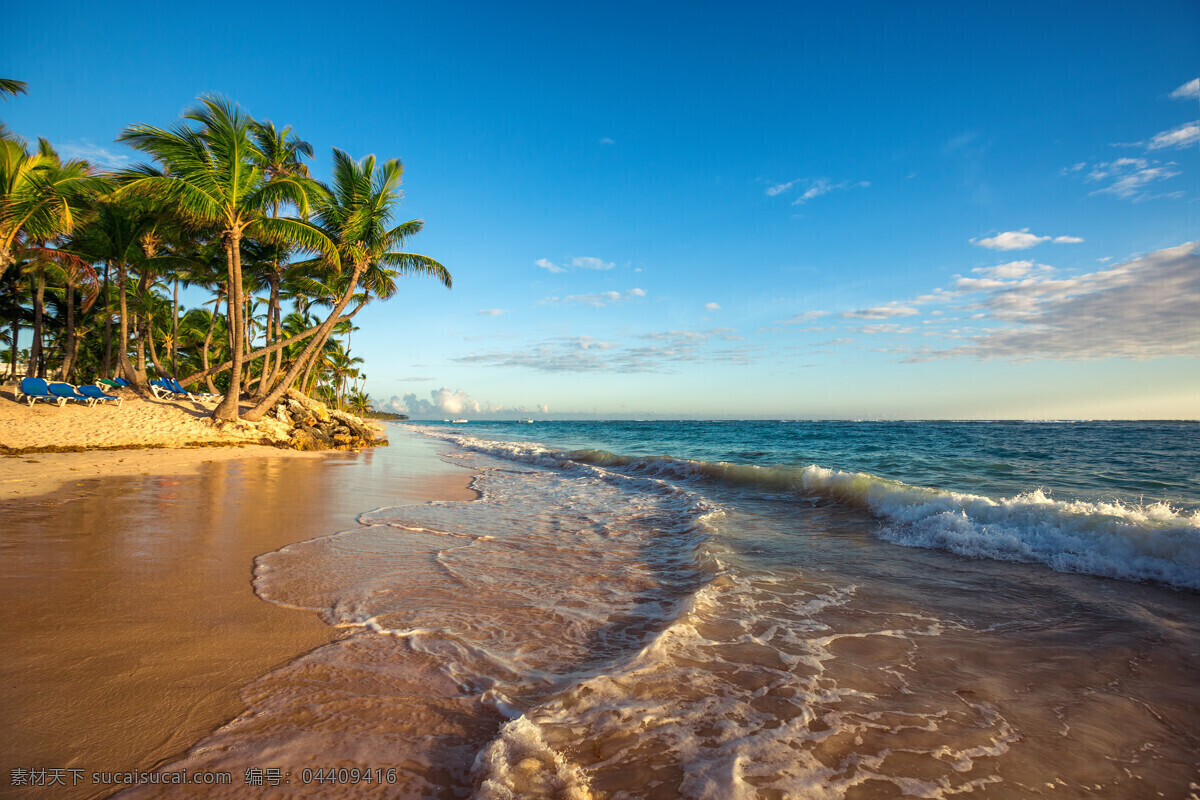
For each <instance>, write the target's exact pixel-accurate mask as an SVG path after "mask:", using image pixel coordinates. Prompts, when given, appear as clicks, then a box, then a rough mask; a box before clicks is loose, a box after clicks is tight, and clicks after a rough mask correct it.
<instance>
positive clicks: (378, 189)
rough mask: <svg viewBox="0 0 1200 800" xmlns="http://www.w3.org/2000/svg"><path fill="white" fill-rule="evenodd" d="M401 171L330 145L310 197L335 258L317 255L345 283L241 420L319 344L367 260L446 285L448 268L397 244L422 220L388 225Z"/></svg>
mask: <svg viewBox="0 0 1200 800" xmlns="http://www.w3.org/2000/svg"><path fill="white" fill-rule="evenodd" d="M403 175H404V167H403V166H402V165H401V164H400V160H399V159H391V160H389V161H387V162H385V163H384V164H383V165H382V166H381V167H378V168H377V165H376V163H375V156H367V157H366V158H364V159H363V160H362V161H355V160H354V159H352V158H350V156H349V155H347V154H346V153H344V152H343V151H341V150H338V149H337V148H334V150H333V185H332V186H331V187H324V186H323V187H322V190H321V191H320V192H319V193H316V194H315V196H314V208H315V212H316V213H315V222H316V224H317V225H318V226H319V227H320V229H321V230H322V231H323V232H324V235H325V236H326V237H328V239H329V240H330V241H332V242H334V243H335V244H336V248H337V253H338V258H337V259H330V258H328V256H325V257H323V258H321V259H319V261H320V262H321V263H320V266H324V267H325V268H327V269H329V270H331V271H333V272H335V273H340V275H342V276H344V277H345V288H344V289H343V291H342V294H341V296H340V297H339V298H338V300H337V302H336V304H335V305H334V307H333V310H332V311H331V312H330V314H329V317H328V318H327V319H326V320H325V322H324V323H323V324H322V325H321V328H320V329H319V330H318V331H317V333H316V335H315V336H313V338H312V340H311V341H310V342H309V343H308V346H307V347H305V348H304V351H303V352H302V353H301V354H300V356H299V357H298V358H297V359H296V361H295V363H293V364H292V366H291V368H289V369H288V371H287V374H286V375H284V376H283V379H282V380H280V381H279V383H278V384H277V385H276V386H275V387H274V388H273V389H272V390H271V392H270V393H269V394H267V396H266V397H264V398H263V399H262V400H261V401H259V403H258V405H256V406H255V407H254V408H253V409H251V410H250V411H249V412H247V413H246V419H248V420H250V421H254V420H257V419H260V418H261V417H262V415H263V414H264V413H266V411H267V409H269V408H270V407H271V406H273V405H274V404H275V403H276V401H278V400H279V398H280V396H282V395H283V393H284V392H285V391H286V390H287V389H288V387H289V386H291V385H292V384H293V383H294V382H295V380H296V377H297V376H298V375H299V374H300V372H301V370H303V369H304V368H305V366H306V365H307V364H308V362H309V361H310V360H311V359H312V358H313V356H314V355H315V354H316V353H317V352H319V351H320V349H321V348H322V347H324V346H325V342H326V340H328V339H329V335H330V333H331V332H332V331H333V326H334V325H335V324H336V323H337V320H338V317H339V315H340V314H341V313H342V311H344V310H345V308H346V305H347V304H348V303H349V302H350V300H351V298H353V297H354V296H355V294H356V292H357V291H358V282H359V280H360V279H361V278H362V276H363V274H364V273H365V272H366V271H367V270H368V269H370V268H371V267H372V266H373V265H383V266H386V267H388V268H390V269H394V270H397V271H398V273H400V274H406V275H411V274H418V275H429V276H431V277H434V278H437V279H438V280H440V281H441V282H442V283H443V284H444V285H445V286H446V287H447V288H449V287H450V285H451V279H450V273H449V271H448V270H447V269H446V268H445V267H444V266H442V265H441V264H439V263H438V262H436V261H434V260H433V259H432V258H429V257H428V256H422V255H417V254H415V253H405V252H402V251H401V250H400V249H399V248H401V247H403V245H404V240H405V239H406V238H407V237H409V236H411V235H413V234H415V233H417V232H418V231H420V230H421V228H422V227H423V223H422V222H421V221H420V220H410V221H408V222H404V223H401V224H400V225H397V226H395V227H389V225H390V223H391V219H392V214H393V211H394V208H395V206H396V205H397V204H398V203H399V201H400V199H401V197H402V192H401V191H400V182H401V180H402V178H403ZM296 266H304V265H296ZM313 266H318V265H317V264H313ZM347 268H348V270H347ZM347 272H348V274H347Z"/></svg>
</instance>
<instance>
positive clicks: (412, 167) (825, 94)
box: [0, 0, 1200, 419]
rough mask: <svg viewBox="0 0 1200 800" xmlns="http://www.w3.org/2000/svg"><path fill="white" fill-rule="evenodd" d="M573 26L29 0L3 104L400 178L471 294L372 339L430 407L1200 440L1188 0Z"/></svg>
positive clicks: (561, 10) (398, 400)
mask: <svg viewBox="0 0 1200 800" xmlns="http://www.w3.org/2000/svg"><path fill="white" fill-rule="evenodd" d="M575 5H576V4H562V3H519V2H514V3H484V2H479V3H456V2H444V3H423V4H419V5H418V4H406V3H381V4H348V5H344V6H340V7H338V8H337V9H336V10H335V9H334V8H333V7H331V6H330V5H329V4H316V3H305V2H293V3H289V4H287V5H286V6H278V7H276V6H272V5H270V4H252V5H242V4H226V3H222V2H215V3H210V4H206V5H205V6H204V8H203V9H202V13H200V12H199V11H197V7H195V6H179V7H178V8H176V7H173V6H172V5H171V4H164V3H153V4H151V3H144V4H143V3H121V2H113V3H106V4H97V3H87V4H84V3H59V2H44V3H39V4H32V3H27V4H22V6H20V7H14V8H11V9H9V10H8V11H7V12H6V14H7V15H8V21H9V25H8V28H9V30H10V31H17V32H19V33H20V36H19V37H16V36H9V37H6V43H5V48H4V49H3V51H2V52H0V76H3V77H11V78H17V79H19V80H24V81H26V82H27V83H28V84H29V94H28V95H26V96H20V97H16V98H13V99H11V100H10V101H9V102H7V103H4V104H2V105H0V118H2V119H3V120H4V121H5V123H6V124H7V125H8V126H9V127H10V128H12V129H14V130H15V131H16V132H18V133H20V134H21V135H23V136H25V137H27V138H30V139H33V138H35V137H38V136H45V137H46V138H48V139H49V140H50V141H51V142H52V143H54V144H55V145H56V146H57V147H58V149H59V151H60V153H62V154H63V155H67V156H73V157H86V158H89V159H92V160H94V161H95V162H96V163H98V164H101V165H105V166H121V165H125V164H129V163H133V162H136V161H138V160H139V155H138V154H136V153H134V152H132V151H130V150H128V149H127V148H125V147H123V146H122V145H119V144H115V143H114V141H113V140H114V139H115V138H116V137H117V136H118V135H119V134H120V132H121V131H122V129H124V128H125V127H126V126H128V125H130V124H133V123H149V124H155V125H168V124H170V123H172V122H174V121H176V120H177V119H178V118H179V115H180V114H181V113H182V112H183V111H184V110H185V109H186V108H188V107H190V106H192V105H193V104H194V102H195V98H196V97H198V96H200V95H202V94H205V93H218V94H221V95H224V96H226V97H228V98H230V99H232V100H234V101H236V102H237V103H239V104H240V105H241V106H242V107H243V108H245V109H246V110H247V111H248V112H249V113H250V114H252V115H253V116H254V117H255V118H257V119H262V120H271V121H273V122H275V123H276V124H277V125H280V126H282V125H292V126H293V127H294V129H295V130H296V132H297V134H298V135H300V136H301V137H302V138H304V139H305V140H307V141H309V142H310V143H312V144H313V146H314V147H315V149H316V150H317V156H316V158H315V159H314V161H313V164H312V171H313V173H314V175H315V176H316V177H319V178H325V177H327V176H328V168H329V163H330V156H329V154H330V151H331V148H333V147H338V148H341V149H343V150H345V151H347V152H348V153H349V154H351V155H352V156H354V157H355V158H359V157H362V156H364V155H366V154H368V153H374V154H376V155H377V156H378V157H379V158H401V159H402V160H403V161H404V164H405V184H404V186H405V202H404V204H403V205H402V206H401V207H400V209H399V212H398V218H397V219H398V221H400V220H403V219H423V220H424V221H425V230H424V231H423V232H422V233H421V234H420V235H419V236H417V237H415V238H413V239H412V240H411V241H410V242H409V243H408V246H409V248H410V249H411V250H412V251H414V252H419V253H423V254H425V255H428V256H431V257H433V258H435V259H437V260H438V261H440V262H441V263H442V264H444V265H445V266H446V267H447V268H448V269H449V271H450V272H451V274H452V275H453V278H454V287H453V289H451V290H447V289H445V288H444V287H442V286H441V285H440V284H438V283H437V282H436V281H432V280H430V279H426V278H419V277H414V278H408V279H405V280H404V281H403V282H402V284H401V289H400V291H399V292H398V293H397V295H396V296H395V297H394V298H393V299H391V300H389V301H387V302H384V303H380V302H377V303H374V304H372V305H371V306H369V307H368V308H367V309H365V310H364V311H363V312H362V313H361V314H359V316H358V317H356V320H355V321H356V324H357V325H358V326H359V328H360V329H359V330H358V331H356V332H354V334H353V336H352V339H351V351H352V354H353V355H356V356H359V357H361V358H363V359H364V365H363V371H364V372H365V373H366V376H367V377H366V380H365V388H366V389H367V391H368V392H369V393H370V394H371V396H372V398H373V399H374V401H375V403H376V405H377V407H383V408H387V409H390V410H395V411H399V412H402V413H408V414H410V415H411V416H413V417H414V418H435V419H442V418H446V417H460V416H461V417H467V418H473V419H483V418H514V417H529V418H538V419H541V418H589V417H600V418H667V419H674V418H759V417H763V418H818V419H846V418H849V419H862V418H870V419H933V418H938V419H946V418H949V419H998V418H1016V419H1043V418H1049V419H1090V418H1105V419H1113V418H1120V419H1164V418H1173V419H1180V418H1186V419H1196V418H1198V417H1200V363H1198V362H1197V357H1198V356H1200V255H1198V254H1197V244H1196V243H1197V242H1200V46H1197V43H1198V42H1200V4H1197V3H1195V2H1194V0H1184V1H1183V2H1166V1H1164V2H1152V3H1142V4H1130V3H1114V2H1093V3H1086V4H1084V3H1051V4H1046V3H1023V2H1007V3H1003V4H1001V3H992V2H978V3H962V2H930V3H921V4H896V3H884V2H879V3H854V2H850V3H839V4H815V3H784V2H779V3H768V2H764V3H754V2H752V3H745V4H737V5H735V6H731V5H729V4H728V3H721V4H717V3H710V2H693V3H688V4H676V3H659V4H642V3H638V4H634V3H622V2H616V3H606V4H596V5H588V6H579V7H575ZM48 19H49V20H53V24H46V22H45V21H46V20H48ZM64 42H65V43H69V44H64ZM203 299H205V298H203V297H201V296H199V295H197V296H195V297H194V298H192V303H193V304H198V303H199V302H201V300H203Z"/></svg>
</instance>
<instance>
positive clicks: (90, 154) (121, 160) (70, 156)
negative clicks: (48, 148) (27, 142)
mask: <svg viewBox="0 0 1200 800" xmlns="http://www.w3.org/2000/svg"><path fill="white" fill-rule="evenodd" d="M54 149H55V150H56V151H58V155H59V156H60V157H62V158H63V159H65V160H67V161H72V160H76V159H83V160H85V161H88V162H90V163H91V164H93V165H94V166H98V167H104V168H105V169H121V168H123V167H128V166H129V165H130V164H131V163H133V157H132V156H131V155H130V154H129V153H114V152H113V151H112V150H109V149H108V148H106V147H102V146H100V145H95V144H92V143H91V142H90V141H88V140H87V139H83V140H81V141H79V142H67V143H65V144H57V145H55V146H54Z"/></svg>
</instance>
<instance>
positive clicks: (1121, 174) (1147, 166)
mask: <svg viewBox="0 0 1200 800" xmlns="http://www.w3.org/2000/svg"><path fill="white" fill-rule="evenodd" d="M1177 167H1178V165H1177V164H1176V163H1175V162H1174V161H1167V162H1161V161H1152V160H1150V159H1145V158H1118V159H1116V160H1115V161H1105V162H1099V163H1096V164H1093V165H1092V169H1091V171H1090V172H1088V174H1087V176H1086V178H1085V180H1086V181H1087V182H1088V183H1103V182H1108V185H1107V186H1104V187H1102V188H1100V189H1096V190H1095V191H1093V192H1092V194H1111V195H1114V196H1115V197H1120V198H1122V199H1125V200H1133V201H1134V202H1138V201H1141V200H1151V199H1154V198H1155V197H1176V196H1179V194H1180V193H1169V194H1165V195H1153V194H1150V193H1149V191H1148V190H1147V187H1149V186H1150V185H1151V184H1155V183H1158V182H1159V181H1165V180H1167V179H1168V178H1174V177H1175V176H1177V175H1179V170H1178V169H1177Z"/></svg>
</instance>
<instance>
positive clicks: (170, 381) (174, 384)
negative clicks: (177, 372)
mask: <svg viewBox="0 0 1200 800" xmlns="http://www.w3.org/2000/svg"><path fill="white" fill-rule="evenodd" d="M165 380H166V382H167V385H168V386H170V387H171V388H172V389H173V390H174V391H175V393H176V394H184V395H187V397H188V399H189V400H215V399H217V398H218V397H220V395H219V394H209V393H208V392H192V391H189V390H187V389H185V388H183V385H182V384H181V383H180V382H179V381H178V380H176V379H175V378H166V379H165Z"/></svg>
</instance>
